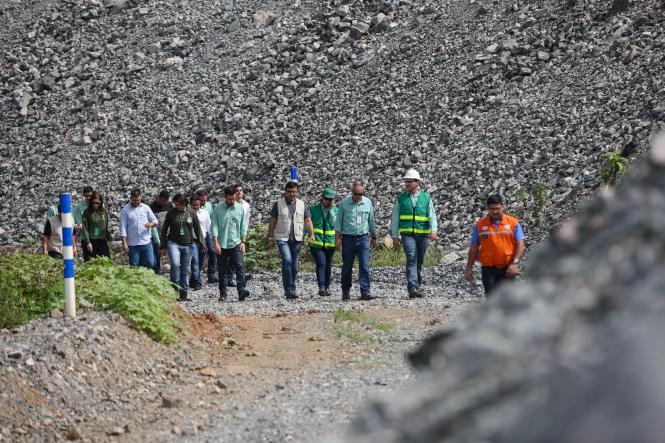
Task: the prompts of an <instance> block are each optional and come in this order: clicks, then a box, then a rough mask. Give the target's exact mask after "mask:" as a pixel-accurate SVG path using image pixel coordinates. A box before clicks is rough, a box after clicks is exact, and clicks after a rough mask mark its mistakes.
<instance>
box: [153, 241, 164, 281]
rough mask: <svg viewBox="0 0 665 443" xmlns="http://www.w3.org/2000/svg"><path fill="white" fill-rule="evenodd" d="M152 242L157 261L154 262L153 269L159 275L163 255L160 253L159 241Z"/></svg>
mask: <svg viewBox="0 0 665 443" xmlns="http://www.w3.org/2000/svg"><path fill="white" fill-rule="evenodd" d="M151 243H152V254H153V255H154V257H155V262H154V263H153V264H152V270H153V271H155V274H157V275H159V271H160V270H161V269H162V255H161V254H160V252H161V251H160V245H159V243H157V242H154V241H153V242H151Z"/></svg>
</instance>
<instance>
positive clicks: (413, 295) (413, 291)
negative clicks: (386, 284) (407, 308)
mask: <svg viewBox="0 0 665 443" xmlns="http://www.w3.org/2000/svg"><path fill="white" fill-rule="evenodd" d="M416 297H418V290H416V289H415V288H411V289H409V298H416Z"/></svg>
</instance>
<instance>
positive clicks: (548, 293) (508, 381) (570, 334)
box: [344, 145, 665, 443]
mask: <svg viewBox="0 0 665 443" xmlns="http://www.w3.org/2000/svg"><path fill="white" fill-rule="evenodd" d="M664 157H665V145H663V146H661V147H660V149H657V148H654V151H653V152H652V160H651V162H649V163H647V164H645V165H643V166H641V167H640V168H639V169H638V170H637V171H635V173H634V174H633V175H632V177H630V178H629V179H627V180H626V181H625V182H624V184H623V185H622V186H621V187H620V189H618V190H616V192H607V193H605V194H603V195H601V197H600V198H598V199H596V200H595V201H594V202H593V203H592V204H591V205H590V206H589V207H588V208H587V209H586V210H585V211H584V212H583V213H582V214H581V215H580V216H579V217H577V218H575V219H572V220H571V221H569V222H568V223H567V224H565V225H564V226H563V227H562V228H561V229H560V230H559V231H558V232H557V233H556V234H555V235H554V236H553V238H552V240H551V241H550V242H549V244H547V245H545V246H544V247H543V248H542V249H541V250H540V251H538V252H537V253H536V254H534V256H532V258H531V260H530V273H529V274H530V275H529V277H528V278H527V280H526V281H524V282H521V283H518V284H514V285H505V286H503V287H501V288H500V289H499V290H498V291H497V293H496V294H495V296H494V297H491V298H490V300H489V301H488V303H486V304H485V305H483V306H482V307H480V308H479V309H478V310H476V311H475V312H473V314H472V315H470V316H469V317H468V318H466V319H465V320H464V321H463V322H461V323H460V324H458V326H457V327H456V328H455V329H452V330H447V331H443V332H441V333H439V334H437V335H436V336H433V337H431V338H430V339H429V340H428V341H426V342H425V343H424V344H423V346H422V347H421V348H420V349H418V350H417V351H415V352H414V353H413V354H411V355H410V360H411V362H412V363H413V364H414V365H415V366H416V367H418V368H421V369H423V370H424V371H425V373H424V375H423V377H422V378H421V380H420V381H419V382H418V383H417V384H415V385H414V386H412V387H411V389H409V390H407V391H406V392H403V393H402V395H401V396H399V397H398V398H395V399H394V400H393V401H388V402H385V403H375V404H374V405H373V406H372V407H370V408H368V409H367V410H366V411H365V412H364V414H363V415H362V417H361V418H360V419H359V420H357V422H356V423H355V425H354V427H353V429H352V430H351V431H350V432H349V435H348V436H346V437H345V438H344V441H346V442H489V441H491V442H493V443H499V442H506V443H521V442H541V443H547V442H568V443H588V442H603V443H615V442H616V443H619V442H633V443H635V442H643V443H648V442H656V441H662V439H663V435H665V421H663V417H665V393H664V392H663V390H662V388H661V387H662V386H663V369H662V368H663V363H665V326H663V321H662V318H663V313H664V311H665V299H664V298H663V288H665V273H664V272H663V269H664V268H663V263H665V158H664Z"/></svg>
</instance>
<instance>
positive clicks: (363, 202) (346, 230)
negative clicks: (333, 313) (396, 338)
mask: <svg viewBox="0 0 665 443" xmlns="http://www.w3.org/2000/svg"><path fill="white" fill-rule="evenodd" d="M364 194H365V183H363V181H362V180H356V181H355V182H353V186H352V188H351V196H350V197H346V198H345V199H343V200H342V201H341V202H340V203H339V212H338V213H337V219H336V220H335V249H338V250H339V249H340V248H341V249H342V300H349V299H350V295H349V292H350V290H351V281H352V280H351V277H352V273H353V264H354V262H355V260H356V257H358V277H359V283H360V299H361V300H371V299H373V298H374V297H373V296H372V295H371V294H370V282H371V275H370V269H369V250H370V246H373V245H374V244H375V243H376V226H374V206H373V205H372V201H371V200H370V199H369V198H367V197H365V196H364ZM370 237H371V242H370Z"/></svg>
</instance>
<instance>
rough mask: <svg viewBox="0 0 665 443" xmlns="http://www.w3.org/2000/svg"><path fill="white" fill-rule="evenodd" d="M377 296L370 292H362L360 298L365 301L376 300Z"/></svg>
mask: <svg viewBox="0 0 665 443" xmlns="http://www.w3.org/2000/svg"><path fill="white" fill-rule="evenodd" d="M375 298H376V297H374V296H372V295H370V294H369V293H365V294H361V295H360V300H363V301H368V300H374V299H375Z"/></svg>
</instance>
